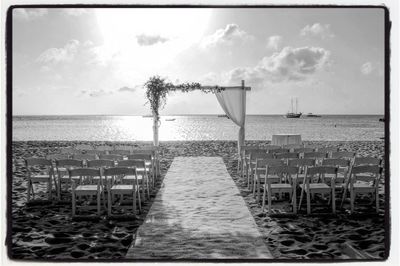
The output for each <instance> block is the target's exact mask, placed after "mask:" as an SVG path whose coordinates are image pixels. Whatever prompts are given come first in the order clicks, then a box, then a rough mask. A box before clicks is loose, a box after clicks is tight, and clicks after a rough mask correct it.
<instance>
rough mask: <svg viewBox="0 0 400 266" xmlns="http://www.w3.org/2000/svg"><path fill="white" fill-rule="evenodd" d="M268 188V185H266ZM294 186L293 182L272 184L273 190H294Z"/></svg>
mask: <svg viewBox="0 0 400 266" xmlns="http://www.w3.org/2000/svg"><path fill="white" fill-rule="evenodd" d="M265 187H266V188H267V190H268V186H267V185H265ZM292 189H293V187H292V185H291V184H271V190H292Z"/></svg>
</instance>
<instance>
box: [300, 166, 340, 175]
mask: <svg viewBox="0 0 400 266" xmlns="http://www.w3.org/2000/svg"><path fill="white" fill-rule="evenodd" d="M337 173H338V167H336V166H307V168H306V176H308V175H320V174H333V175H336V174H337Z"/></svg>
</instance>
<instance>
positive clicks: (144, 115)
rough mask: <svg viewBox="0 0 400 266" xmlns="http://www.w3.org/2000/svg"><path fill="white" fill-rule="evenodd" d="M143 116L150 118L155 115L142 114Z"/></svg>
mask: <svg viewBox="0 0 400 266" xmlns="http://www.w3.org/2000/svg"><path fill="white" fill-rule="evenodd" d="M142 117H145V118H149V117H153V115H142Z"/></svg>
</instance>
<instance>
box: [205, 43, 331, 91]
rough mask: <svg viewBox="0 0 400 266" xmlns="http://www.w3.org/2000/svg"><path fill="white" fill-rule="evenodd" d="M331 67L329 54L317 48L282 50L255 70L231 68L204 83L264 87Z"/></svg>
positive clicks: (304, 76)
mask: <svg viewBox="0 0 400 266" xmlns="http://www.w3.org/2000/svg"><path fill="white" fill-rule="evenodd" d="M329 64H330V52H329V51H327V50H325V49H324V48H320V47H299V48H292V47H285V48H283V49H282V50H281V51H279V52H276V53H274V54H272V55H271V56H266V57H264V58H262V59H261V60H260V61H259V62H258V64H257V65H255V66H254V67H239V68H234V69H232V70H230V71H228V72H225V73H222V74H221V75H213V74H210V73H209V74H207V77H205V78H204V79H205V80H207V81H208V82H209V83H212V82H215V83H216V84H221V85H227V84H240V81H241V80H246V83H248V84H251V85H253V86H261V85H262V84H264V83H278V82H295V81H304V80H307V79H308V78H309V77H311V76H312V75H313V74H315V73H317V72H318V71H320V70H322V69H324V68H326V67H327V66H329Z"/></svg>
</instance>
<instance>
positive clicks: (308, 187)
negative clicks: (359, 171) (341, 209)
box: [299, 166, 338, 214]
mask: <svg viewBox="0 0 400 266" xmlns="http://www.w3.org/2000/svg"><path fill="white" fill-rule="evenodd" d="M337 172H338V168H337V167H334V166H314V167H307V168H306V174H305V178H304V181H303V184H300V185H299V186H300V188H301V194H300V203H299V210H300V208H301V204H302V201H303V196H304V193H305V194H307V214H311V194H316V193H319V194H329V196H330V200H329V201H330V202H331V204H332V213H336V199H335V186H334V184H335V178H336V176H337ZM325 174H330V175H333V178H332V181H331V186H328V185H327V184H326V183H325V182H323V181H322V180H323V177H322V178H321V176H323V175H325ZM315 176H317V177H315Z"/></svg>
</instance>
